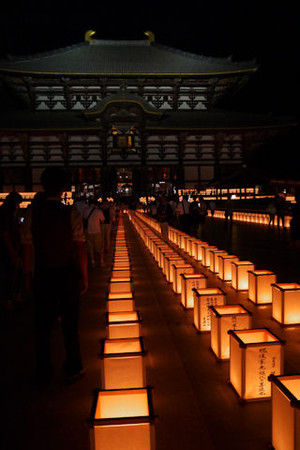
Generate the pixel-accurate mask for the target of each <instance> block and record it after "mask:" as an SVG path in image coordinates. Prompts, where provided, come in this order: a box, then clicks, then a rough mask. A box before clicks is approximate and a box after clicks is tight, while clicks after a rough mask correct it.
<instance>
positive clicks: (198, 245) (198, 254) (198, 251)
mask: <svg viewBox="0 0 300 450" xmlns="http://www.w3.org/2000/svg"><path fill="white" fill-rule="evenodd" d="M203 247H208V244H207V242H202V241H199V240H196V241H194V243H193V257H194V258H195V260H196V261H202V259H203V250H202V248H203Z"/></svg>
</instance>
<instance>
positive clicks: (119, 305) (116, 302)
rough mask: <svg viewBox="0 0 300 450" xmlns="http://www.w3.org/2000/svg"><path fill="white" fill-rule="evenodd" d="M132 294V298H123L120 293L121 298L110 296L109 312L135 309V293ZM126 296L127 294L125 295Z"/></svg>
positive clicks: (108, 301) (107, 304)
mask: <svg viewBox="0 0 300 450" xmlns="http://www.w3.org/2000/svg"><path fill="white" fill-rule="evenodd" d="M130 294H131V298H122V297H124V296H122V294H118V296H119V297H121V298H110V299H109V300H107V302H106V306H107V311H108V312H120V311H121V312H126V311H134V301H133V295H132V293H131V292H130ZM125 297H126V296H125Z"/></svg>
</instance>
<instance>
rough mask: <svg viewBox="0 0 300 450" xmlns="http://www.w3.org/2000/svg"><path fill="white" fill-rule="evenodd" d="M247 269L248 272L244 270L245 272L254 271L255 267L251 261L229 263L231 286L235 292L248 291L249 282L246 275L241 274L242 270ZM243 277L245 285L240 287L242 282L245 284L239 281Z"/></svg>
mask: <svg viewBox="0 0 300 450" xmlns="http://www.w3.org/2000/svg"><path fill="white" fill-rule="evenodd" d="M247 267H249V270H246V272H249V271H250V270H252V271H253V270H255V265H254V264H253V263H252V262H251V261H236V262H235V261H232V263H231V274H232V276H231V286H232V287H233V289H234V290H236V291H248V288H249V285H248V283H249V281H248V278H249V276H248V273H247V274H245V273H244V272H242V269H246V268H247ZM241 272H242V273H241ZM241 275H244V277H245V280H246V285H244V286H241V283H242V282H245V280H240V276H241Z"/></svg>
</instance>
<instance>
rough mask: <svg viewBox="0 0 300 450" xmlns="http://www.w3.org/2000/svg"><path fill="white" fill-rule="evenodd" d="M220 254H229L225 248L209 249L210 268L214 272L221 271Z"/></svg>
mask: <svg viewBox="0 0 300 450" xmlns="http://www.w3.org/2000/svg"><path fill="white" fill-rule="evenodd" d="M220 255H228V253H227V252H226V251H225V250H219V249H217V250H212V249H211V250H210V251H209V269H210V271H211V272H212V273H214V274H217V273H219V259H218V258H219V256H220Z"/></svg>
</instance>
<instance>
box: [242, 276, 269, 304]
mask: <svg viewBox="0 0 300 450" xmlns="http://www.w3.org/2000/svg"><path fill="white" fill-rule="evenodd" d="M248 276H249V280H248V281H249V296H248V297H249V300H251V301H252V302H254V303H256V304H258V305H262V304H265V303H272V284H273V283H276V275H275V274H274V273H273V272H270V271H269V270H249V272H248Z"/></svg>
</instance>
